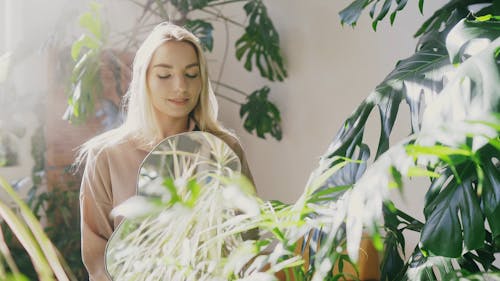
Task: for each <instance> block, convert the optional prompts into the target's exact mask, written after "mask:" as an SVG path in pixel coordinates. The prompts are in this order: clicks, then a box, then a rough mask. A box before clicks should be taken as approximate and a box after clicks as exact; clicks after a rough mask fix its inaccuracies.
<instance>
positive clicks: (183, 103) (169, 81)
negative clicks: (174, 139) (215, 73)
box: [146, 41, 201, 122]
mask: <svg viewBox="0 0 500 281" xmlns="http://www.w3.org/2000/svg"><path fill="white" fill-rule="evenodd" d="M146 80H147V86H148V90H149V94H150V95H151V96H150V98H151V100H152V102H153V107H154V110H155V113H156V115H157V117H158V118H159V121H160V122H169V121H176V120H179V119H185V118H187V116H188V114H189V113H190V112H191V111H192V110H193V109H194V107H195V106H196V104H197V102H198V99H199V96H200V91H201V77H200V65H199V61H198V56H197V55H196V52H195V49H194V47H193V46H192V45H191V44H190V43H188V42H183V41H167V42H165V43H163V44H162V45H161V46H160V47H158V49H156V51H155V52H154V54H153V57H152V58H151V62H150V64H149V67H148V71H147V76H146Z"/></svg>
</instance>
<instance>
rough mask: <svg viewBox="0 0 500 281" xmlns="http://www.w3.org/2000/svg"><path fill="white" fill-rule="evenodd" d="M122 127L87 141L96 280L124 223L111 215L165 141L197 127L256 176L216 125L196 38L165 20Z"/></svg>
mask: <svg viewBox="0 0 500 281" xmlns="http://www.w3.org/2000/svg"><path fill="white" fill-rule="evenodd" d="M126 105H127V111H128V113H127V118H126V120H125V122H124V123H123V125H121V126H120V127H118V128H116V129H114V130H111V131H108V132H106V133H104V134H102V135H99V136H97V137H95V138H93V139H91V140H89V141H88V142H86V143H85V144H84V145H83V146H82V149H81V150H80V153H79V156H78V158H77V162H82V161H83V160H82V159H84V158H86V165H85V171H84V176H83V179H82V186H81V191H80V208H81V219H82V220H81V221H82V223H81V228H82V257H83V262H84V264H85V266H86V268H87V270H88V272H89V275H90V280H108V277H107V275H106V271H105V266H104V250H105V247H106V243H107V241H108V239H109V237H110V236H111V234H112V232H113V231H114V229H115V228H116V227H118V224H119V223H120V221H121V219H120V218H110V212H111V210H112V209H113V208H114V207H116V206H117V205H119V204H120V203H122V202H123V201H125V200H126V199H128V198H130V197H131V196H133V195H135V194H136V181H137V173H138V170H139V167H140V164H141V162H142V160H143V159H144V158H145V157H146V155H147V153H148V152H149V151H150V150H151V149H152V148H153V147H154V146H155V145H156V144H157V143H158V142H159V141H161V140H162V139H164V138H166V137H169V136H172V135H175V134H178V133H182V132H187V131H192V130H200V131H206V132H210V133H212V134H214V135H216V136H218V137H219V138H221V139H222V140H223V141H225V142H226V143H227V144H228V145H229V146H230V147H231V148H232V149H233V150H234V151H235V152H236V154H237V155H238V156H239V157H240V160H241V164H242V173H243V174H244V175H246V176H247V177H248V178H249V179H250V180H252V176H251V173H250V170H249V168H248V164H247V162H246V158H245V155H244V152H243V150H242V148H241V146H240V144H239V142H238V140H237V139H236V138H235V137H234V136H233V135H232V134H230V133H228V132H227V131H226V130H225V129H224V128H223V127H222V126H221V125H220V124H219V123H218V122H217V119H216V118H217V102H216V99H215V96H214V94H213V91H212V89H211V87H210V82H209V80H208V70H207V63H206V59H205V57H204V55H203V50H202V48H201V45H200V42H199V40H198V38H196V37H195V36H194V35H193V34H192V33H190V32H189V31H187V30H186V29H184V28H181V27H178V26H176V25H173V24H170V23H162V24H159V25H158V26H156V27H155V28H154V30H153V31H152V32H151V34H150V35H149V36H148V37H147V38H146V40H145V41H144V42H143V44H142V45H141V47H140V48H139V50H138V51H137V53H136V56H135V59H134V63H133V74H132V81H131V83H130V88H129V91H128V94H127V103H126Z"/></svg>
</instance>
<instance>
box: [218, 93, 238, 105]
mask: <svg viewBox="0 0 500 281" xmlns="http://www.w3.org/2000/svg"><path fill="white" fill-rule="evenodd" d="M215 95H216V96H218V97H221V98H223V99H225V100H227V101H230V102H232V103H235V104H238V105H242V103H240V102H238V101H237V100H234V99H232V98H230V97H227V96H224V95H221V94H219V93H215Z"/></svg>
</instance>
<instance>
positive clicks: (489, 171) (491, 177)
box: [481, 149, 500, 238]
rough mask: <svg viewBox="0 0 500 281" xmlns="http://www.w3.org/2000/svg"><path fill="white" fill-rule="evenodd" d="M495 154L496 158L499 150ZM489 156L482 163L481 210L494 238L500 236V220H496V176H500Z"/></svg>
mask: <svg viewBox="0 0 500 281" xmlns="http://www.w3.org/2000/svg"><path fill="white" fill-rule="evenodd" d="M488 150H489V149H488ZM496 154H497V157H498V154H500V150H497V151H496ZM491 155H492V154H491V152H490V153H488V154H487V155H486V156H487V158H486V159H484V161H482V162H483V165H484V166H483V169H484V173H485V178H484V181H483V192H482V194H481V199H482V201H481V209H482V211H483V212H484V215H485V216H486V219H487V220H488V224H489V225H490V229H491V234H492V235H493V237H494V238H495V237H499V236H500V220H499V219H498V215H499V214H500V178H499V177H498V175H499V174H500V170H499V168H498V167H497V166H496V165H495V164H493V162H492V161H493V159H490V157H491Z"/></svg>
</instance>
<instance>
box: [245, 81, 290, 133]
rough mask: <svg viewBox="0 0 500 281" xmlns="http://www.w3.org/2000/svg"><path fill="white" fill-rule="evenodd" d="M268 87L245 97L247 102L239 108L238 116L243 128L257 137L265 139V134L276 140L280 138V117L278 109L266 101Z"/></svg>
mask: <svg viewBox="0 0 500 281" xmlns="http://www.w3.org/2000/svg"><path fill="white" fill-rule="evenodd" d="M270 90H271V89H269V87H267V86H264V87H263V88H261V89H259V90H256V91H254V92H253V93H252V94H250V95H249V96H248V97H247V102H246V103H245V104H243V105H242V106H241V108H240V116H241V118H243V122H244V123H243V126H244V127H245V129H246V130H247V131H248V132H249V133H252V132H253V131H254V130H255V131H256V133H257V136H259V137H260V138H265V134H268V133H269V134H271V136H273V137H274V138H276V139H277V140H280V139H281V137H282V133H281V125H280V123H281V116H280V112H279V110H278V108H277V107H276V106H275V105H274V104H273V103H272V102H270V101H269V100H268V98H267V96H268V94H269V91H270Z"/></svg>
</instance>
